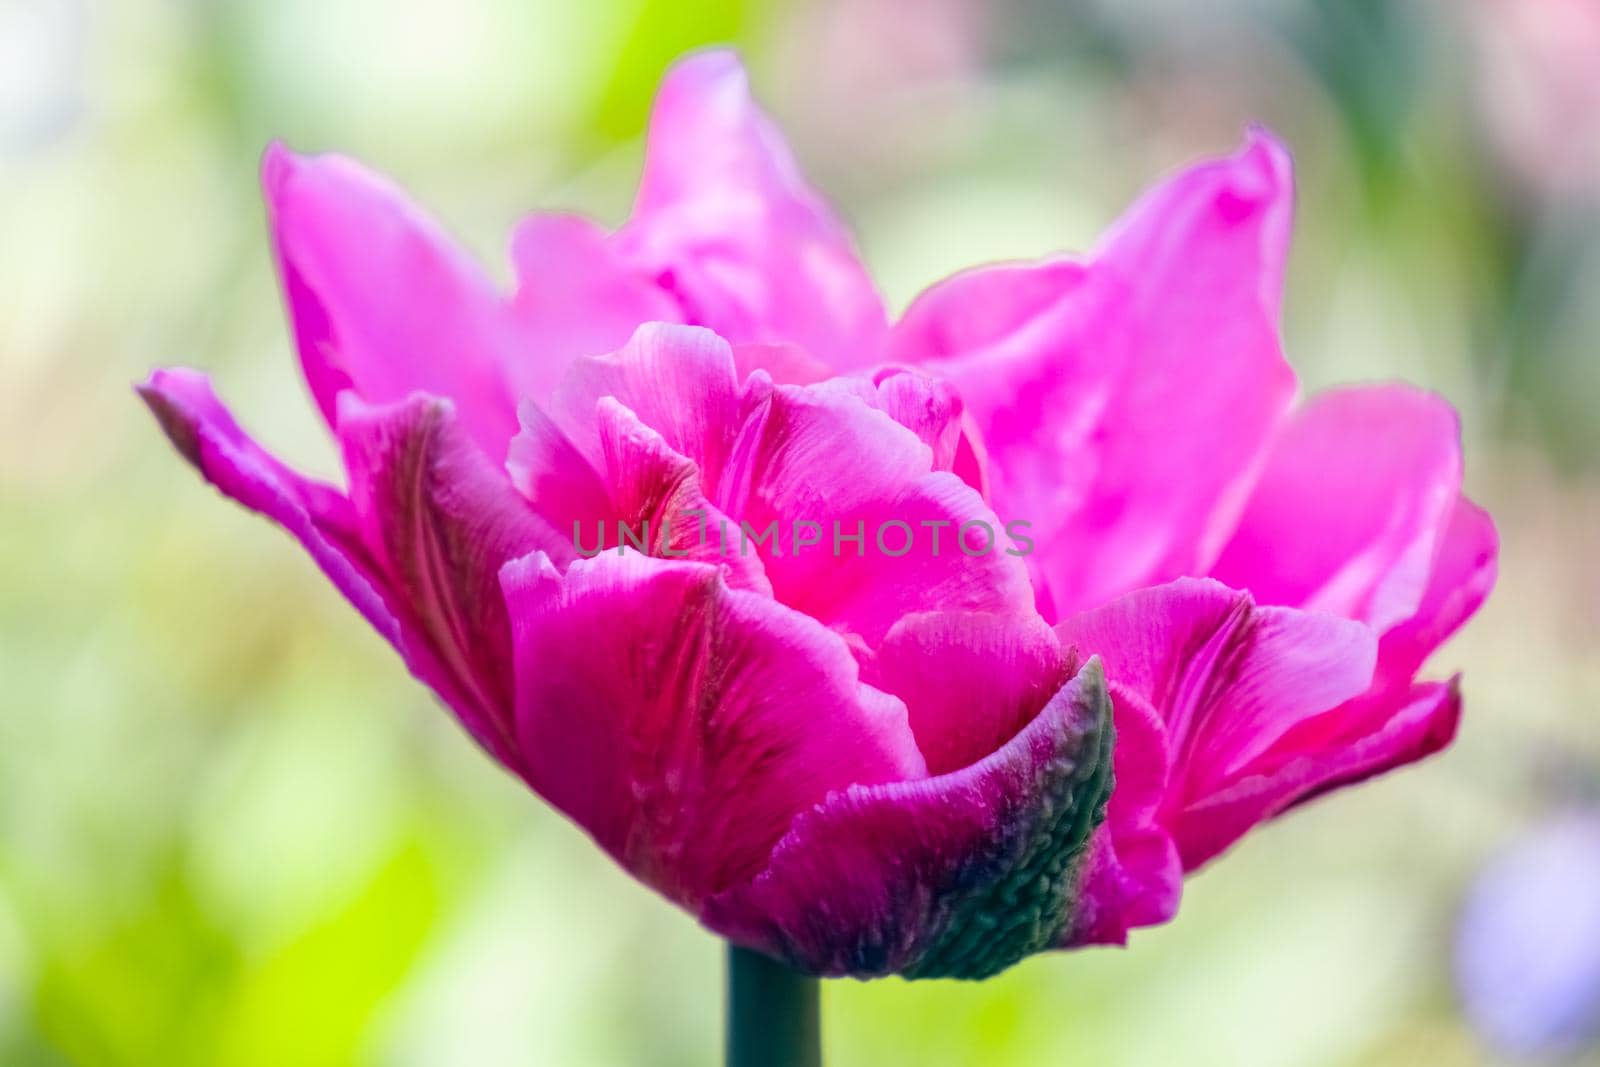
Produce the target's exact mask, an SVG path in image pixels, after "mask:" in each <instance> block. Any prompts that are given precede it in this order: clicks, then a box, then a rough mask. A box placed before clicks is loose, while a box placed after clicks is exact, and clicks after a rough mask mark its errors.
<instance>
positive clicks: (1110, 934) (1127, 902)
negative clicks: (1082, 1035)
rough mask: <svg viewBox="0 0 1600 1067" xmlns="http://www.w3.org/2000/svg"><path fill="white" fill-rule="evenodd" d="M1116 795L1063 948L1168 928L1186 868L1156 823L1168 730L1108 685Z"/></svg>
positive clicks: (1126, 692) (1127, 692) (1087, 860)
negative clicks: (1161, 926) (1139, 929)
mask: <svg viewBox="0 0 1600 1067" xmlns="http://www.w3.org/2000/svg"><path fill="white" fill-rule="evenodd" d="M1108 689H1109V691H1110V694H1111V703H1112V709H1113V721H1114V722H1115V723H1116V730H1117V746H1116V752H1115V756H1114V759H1113V767H1114V770H1115V778H1114V781H1115V782H1116V789H1115V791H1113V792H1112V794H1111V800H1110V802H1109V803H1108V804H1107V805H1106V820H1105V822H1104V823H1102V824H1101V826H1100V827H1099V829H1097V830H1096V831H1095V833H1094V837H1093V838H1092V839H1091V840H1090V843H1089V849H1088V851H1087V853H1086V855H1085V857H1084V868H1083V877H1082V882H1081V889H1080V891H1079V895H1078V907H1077V909H1076V912H1075V914H1074V917H1073V926H1072V931H1071V933H1070V935H1069V936H1068V937H1067V939H1066V940H1067V943H1068V944H1070V945H1122V944H1126V943H1127V940H1128V932H1129V931H1130V930H1132V929H1134V928H1135V927H1139V926H1155V925H1158V924H1160V923H1164V922H1167V921H1168V920H1170V919H1171V918H1172V917H1173V916H1174V915H1176V914H1177V913H1178V901H1179V899H1180V898H1181V897H1182V895H1183V862H1182V860H1181V859H1180V858H1179V856H1178V847H1177V843H1176V842H1175V841H1173V839H1172V834H1171V832H1170V831H1169V830H1168V829H1167V828H1166V826H1165V825H1164V824H1163V823H1162V821H1161V816H1162V807H1163V805H1164V804H1165V803H1166V796H1167V784H1168V776H1169V774H1170V770H1171V768H1170V766H1169V764H1170V760H1171V754H1170V753H1169V752H1168V750H1167V740H1168V739H1167V728H1166V724H1165V723H1164V722H1163V721H1162V719H1161V715H1160V713H1159V712H1157V711H1156V710H1155V708H1153V707H1151V706H1150V703H1149V701H1147V700H1146V699H1144V698H1143V697H1141V696H1139V695H1138V694H1137V693H1135V692H1133V690H1131V689H1130V688H1129V687H1128V686H1126V685H1122V684H1121V683H1117V682H1113V683H1111V684H1110V686H1108Z"/></svg>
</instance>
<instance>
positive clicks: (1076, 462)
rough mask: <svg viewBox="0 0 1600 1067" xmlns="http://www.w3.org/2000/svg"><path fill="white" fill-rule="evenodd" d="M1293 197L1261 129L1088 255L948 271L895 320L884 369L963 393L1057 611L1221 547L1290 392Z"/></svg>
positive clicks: (998, 490) (1186, 177)
mask: <svg viewBox="0 0 1600 1067" xmlns="http://www.w3.org/2000/svg"><path fill="white" fill-rule="evenodd" d="M1292 198H1293V190H1292V178H1291V174H1290V163H1289V157H1288V154H1287V153H1286V152H1285V151H1284V150H1283V148H1282V147H1281V146H1280V145H1279V144H1278V143H1277V141H1275V140H1274V139H1273V138H1272V137H1271V136H1270V135H1269V134H1267V133H1265V132H1263V131H1259V130H1258V131H1253V132H1252V133H1251V135H1250V137H1249V140H1248V141H1247V143H1246V144H1245V146H1244V147H1243V148H1242V149H1241V150H1240V151H1239V152H1238V153H1237V154H1236V155H1234V156H1232V157H1229V158H1227V159H1223V160H1219V161H1215V162H1211V163H1205V164H1201V165H1199V166H1196V167H1192V168H1190V169H1189V170H1187V171H1185V172H1183V173H1182V174H1180V175H1178V176H1177V177H1175V178H1172V179H1169V180H1168V181H1166V182H1165V183H1163V184H1161V185H1159V186H1157V187H1156V189H1155V190H1153V191H1152V192H1151V193H1149V194H1147V195H1146V196H1145V197H1144V198H1143V199H1141V200H1140V201H1139V202H1138V204H1136V205H1135V206H1134V207H1133V208H1132V209H1131V210H1130V211H1129V212H1128V214H1127V215H1126V216H1124V218H1123V219H1122V220H1121V222H1119V223H1118V224H1117V226H1116V227H1115V228H1113V230H1112V231H1111V232H1110V233H1109V234H1108V235H1107V236H1106V238H1105V240H1104V241H1102V243H1101V245H1100V247H1099V248H1098V249H1097V250H1096V252H1095V253H1094V255H1093V256H1092V257H1090V258H1088V259H1086V260H1084V261H1081V262H1078V261H1072V260H1065V259H1057V260H1046V261H1042V262H1040V263H1037V264H1014V265H1006V266H999V267H989V268H979V269H978V270H975V271H970V272H967V273H965V274H959V275H956V276H955V277H954V278H951V279H949V280H947V281H945V282H941V283H939V284H938V285H936V286H934V287H933V288H932V289H930V290H928V291H927V292H926V293H924V294H923V295H922V296H920V297H919V298H918V299H917V301H916V302H915V303H914V304H913V305H912V307H911V308H910V310H909V311H907V313H906V315H905V317H904V318H903V319H902V320H901V322H900V323H899V324H898V325H897V326H896V327H895V330H894V335H893V338H892V341H891V344H890V349H889V353H890V358H891V359H893V360H896V361H899V362H915V363H923V364H928V365H929V369H930V370H931V371H932V372H933V373H935V374H936V375H938V376H940V377H944V378H948V379H949V380H951V381H952V382H953V383H954V384H955V386H956V388H957V389H958V390H959V392H960V394H961V397H962V400H963V401H964V402H965V403H966V406H967V410H968V411H969V412H970V413H971V415H972V417H973V419H974V421H975V422H976V424H977V427H978V430H979V432H980V434H981V437H982V440H983V443H984V446H985V447H986V448H987V449H988V454H989V472H990V478H991V481H992V496H993V500H994V502H995V505H996V508H997V510H998V511H999V512H1000V513H1001V514H1002V515H1003V516H1005V517H1006V518H1008V519H1025V520H1027V521H1029V522H1031V523H1032V524H1033V526H1034V528H1035V530H1036V533H1037V537H1038V543H1039V546H1040V550H1039V551H1038V552H1037V553H1036V554H1035V555H1034V556H1033V557H1032V558H1031V559H1030V560H1029V563H1030V566H1031V567H1032V569H1033V571H1034V574H1035V577H1036V579H1037V581H1038V584H1039V585H1040V586H1041V599H1042V600H1044V601H1045V602H1046V603H1047V604H1048V605H1050V606H1051V607H1052V609H1053V611H1054V612H1055V613H1056V614H1057V615H1060V616H1065V615H1069V614H1071V613H1072V612H1074V611H1078V610H1081V609H1083V608H1085V607H1088V606H1092V605H1094V604H1097V603H1103V602H1104V601H1105V600H1107V599H1109V598H1110V597H1113V596H1116V595H1119V594H1121V593H1123V592H1127V591H1129V590H1132V589H1136V588H1139V587H1142V586H1147V585H1151V584H1154V583H1157V582H1160V581H1164V580H1167V579H1169V578H1173V577H1177V576H1179V575H1182V574H1193V573H1199V572H1203V571H1204V570H1205V569H1206V568H1207V567H1208V566H1209V565H1210V563H1211V562H1212V560H1213V559H1214V558H1215V557H1216V554H1217V552H1219V551H1220V550H1221V548H1222V544H1223V542H1224V540H1225V539H1226V537H1227V535H1228V533H1229V532H1230V531H1231V530H1232V528H1233V524H1234V522H1235V521H1236V519H1237V517H1238V514H1239V512H1240V510H1241V509H1242V508H1243V506H1244V499H1245V496H1246V494H1247V493H1248V491H1249V488H1250V486H1251V484H1252V482H1253V480H1254V477H1255V474H1256V472H1257V471H1258V469H1259V467H1260V464H1261V462H1262V460H1263V459H1264V455H1265V450H1266V448H1267V446H1268V444H1269V443H1270V441H1271V438H1272V436H1273V434H1274V433H1275V432H1276V430H1277V428H1278V426H1279V424H1280V422H1281V421H1282V419H1283V417H1284V416H1285V414H1286V413H1287V411H1288V408H1289V404H1290V402H1291V400H1292V398H1293V394H1294V390H1295V379H1294V374H1293V372H1292V371H1291V370H1290V369H1289V367H1288V364H1287V363H1285V362H1284V360H1283V357H1282V355H1281V353H1280V351H1279V344H1278V332H1277V314H1278V302H1279V294H1280V292H1281V289H1282V281H1283V265H1284V258H1285V255H1286V253H1287V243H1288V236H1289V227H1290V215H1291V206H1292ZM1046 593H1047V594H1048V599H1046Z"/></svg>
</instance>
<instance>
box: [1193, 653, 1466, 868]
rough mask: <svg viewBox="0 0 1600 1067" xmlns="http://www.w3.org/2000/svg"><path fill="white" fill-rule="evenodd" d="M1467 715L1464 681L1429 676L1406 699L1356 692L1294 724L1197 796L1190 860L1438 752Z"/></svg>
mask: <svg viewBox="0 0 1600 1067" xmlns="http://www.w3.org/2000/svg"><path fill="white" fill-rule="evenodd" d="M1460 721H1461V693H1460V689H1459V687H1458V685H1457V683H1456V682H1454V681H1450V682H1427V683H1422V684H1419V685H1417V686H1414V687H1413V688H1412V689H1411V690H1410V692H1409V694H1408V695H1407V697H1406V698H1405V699H1401V700H1398V701H1397V700H1393V699H1376V700H1375V699H1359V700H1352V701H1350V702H1348V703H1346V704H1344V705H1342V706H1341V707H1340V708H1339V709H1338V710H1337V711H1336V712H1330V713H1328V714H1327V715H1325V716H1321V717H1319V720H1318V721H1314V722H1311V723H1308V724H1307V725H1306V729H1305V730H1304V731H1291V732H1290V733H1288V734H1286V735H1285V736H1284V737H1283V738H1282V739H1281V740H1280V741H1279V743H1278V744H1276V745H1274V746H1273V748H1272V750H1271V751H1269V752H1268V753H1267V754H1266V755H1265V756H1263V757H1262V758H1261V759H1259V760H1257V761H1256V762H1255V763H1254V764H1252V765H1251V766H1250V767H1247V768H1245V770H1244V771H1242V772H1241V773H1240V774H1237V775H1235V776H1234V781H1233V782H1232V783H1231V784H1229V785H1228V786H1226V787H1225V788H1223V789H1220V790H1217V791H1216V792H1213V793H1212V794H1210V795H1209V796H1206V797H1203V798H1199V799H1197V800H1195V801H1194V802H1192V803H1191V804H1190V806H1189V808H1188V810H1186V811H1185V812H1184V816H1183V819H1182V821H1181V825H1180V829H1179V833H1178V841H1179V845H1180V848H1181V850H1182V852H1183V861H1184V866H1185V867H1186V868H1187V869H1189V870H1193V869H1194V868H1196V867H1198V866H1200V865H1201V864H1204V863H1206V862H1207V861H1209V860H1210V859H1212V858H1213V857H1215V856H1216V855H1218V854H1219V853H1221V852H1222V851H1223V850H1224V849H1226V848H1227V847H1228V846H1229V845H1231V844H1233V843H1234V842H1235V841H1237V840H1238V839H1239V838H1240V837H1241V836H1243V835H1244V833H1245V832H1246V831H1247V830H1249V829H1250V828H1251V827H1252V826H1254V825H1256V824H1257V823H1261V822H1265V821H1266V820H1268V819H1271V818H1274V817H1275V816H1277V815H1280V814H1282V813H1283V812H1285V811H1288V810H1289V809H1291V808H1293V807H1296V806H1298V805H1300V804H1303V803H1306V802H1307V801H1310V800H1314V799H1315V798H1317V797H1319V796H1322V795H1323V794H1325V793H1329V792H1331V791H1333V790H1335V789H1340V788H1343V787H1344V786H1347V785H1354V784H1355V783H1357V782H1361V781H1365V780H1366V779H1368V778H1372V777H1374V776H1376V775H1379V774H1384V773H1386V772H1388V771H1391V770H1394V769H1395V768H1398V767H1403V766H1405V765H1406V764H1408V763H1415V762H1416V761H1417V760H1420V759H1423V758H1424V757H1426V756H1430V755H1432V754H1433V753H1435V752H1438V751H1439V750H1440V749H1442V748H1444V747H1445V746H1446V745H1448V744H1449V743H1450V742H1451V741H1452V740H1453V739H1454V738H1455V734H1456V727H1457V725H1458V724H1459V723H1460Z"/></svg>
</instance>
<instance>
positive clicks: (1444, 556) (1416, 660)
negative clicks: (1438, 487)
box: [1378, 497, 1499, 689]
mask: <svg viewBox="0 0 1600 1067" xmlns="http://www.w3.org/2000/svg"><path fill="white" fill-rule="evenodd" d="M1442 541H1443V543H1442V544H1441V545H1440V547H1439V553H1438V556H1437V557H1436V558H1435V559H1434V562H1433V572H1432V574H1431V575H1430V576H1429V578H1428V587H1427V589H1426V590H1425V591H1424V592H1423V594H1422V603H1421V604H1419V605H1418V606H1417V610H1416V614H1414V615H1412V616H1411V618H1409V619H1407V620H1406V621H1405V622H1402V623H1400V624H1399V625H1398V626H1396V627H1394V628H1393V629H1392V630H1390V631H1389V632H1388V633H1386V634H1384V635H1383V640H1382V642H1381V643H1380V644H1379V646H1378V673H1379V678H1378V684H1379V685H1383V686H1387V687H1400V688H1402V689H1403V688H1404V687H1406V686H1408V685H1409V684H1410V681H1411V679H1412V677H1413V676H1414V675H1415V674H1416V672H1417V670H1418V668H1420V667H1421V666H1422V664H1423V661H1424V660H1426V659H1427V658H1428V656H1429V655H1430V654H1431V653H1432V652H1433V650H1434V649H1436V648H1438V647H1439V646H1440V645H1442V644H1443V643H1444V641H1445V639H1446V638H1447V637H1449V636H1450V635H1451V634H1453V633H1455V631H1456V630H1457V629H1459V628H1460V627H1461V625H1462V624H1463V623H1464V622H1466V621H1467V620H1468V619H1469V618H1471V617H1472V615H1473V613H1474V612H1476V611H1477V610H1478V608H1479V606H1480V605H1482V604H1483V602H1484V600H1485V599H1487V597H1488V596H1489V590H1490V589H1492V588H1494V581H1495V575H1496V559H1497V554H1498V552H1499V538H1498V537H1497V535H1496V534H1495V529H1494V522H1493V520H1491V519H1490V518H1489V514H1488V512H1486V511H1484V510H1483V509H1482V508H1480V507H1478V506H1477V505H1476V504H1474V503H1473V502H1472V501H1470V500H1468V499H1467V498H1466V497H1461V498H1460V499H1459V500H1457V501H1456V505H1455V509H1454V510H1453V511H1452V512H1451V513H1450V521H1449V524H1448V525H1447V526H1446V527H1445V530H1444V535H1443V538H1442Z"/></svg>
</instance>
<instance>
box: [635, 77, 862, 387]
mask: <svg viewBox="0 0 1600 1067" xmlns="http://www.w3.org/2000/svg"><path fill="white" fill-rule="evenodd" d="M618 241H619V248H620V249H621V250H622V252H623V254H624V255H625V256H626V257H627V258H628V260H629V261H630V262H632V263H634V264H635V265H636V266H637V268H638V269H640V270H642V271H644V272H645V273H646V274H647V275H648V276H649V277H651V278H652V279H654V280H656V282H657V283H658V284H659V285H660V286H661V287H662V288H663V289H665V290H667V291H668V292H669V293H671V294H672V295H673V296H674V297H676V299H677V301H678V303H679V304H680V306H681V307H682V309H683V314H684V316H685V321H688V322H693V323H696V324H698V325H702V326H709V327H711V328H712V329H714V330H716V331H717V333H719V334H721V335H722V336H723V337H726V338H727V339H728V340H729V341H732V342H733V343H735V344H743V343H748V342H754V343H765V344H784V343H787V344H792V345H796V346H798V347H799V348H801V349H804V350H805V351H806V352H808V353H810V354H811V355H812V356H814V357H816V358H817V359H819V360H821V361H823V362H824V363H827V364H830V365H832V366H834V367H836V368H839V369H847V368H850V367H857V366H865V365H868V364H870V363H872V362H875V361H876V359H877V357H878V354H879V350H880V348H881V345H882V343H883V337H884V334H885V331H886V329H887V325H886V320H885V317H884V311H883V304H882V302H881V301H880V300H879V298H878V295H877V293H876V291H875V290H874V289H873V286H872V281H871V279H870V278H868V277H867V274H866V271H865V270H863V269H862V267H861V264H860V262H859V261H858V260H857V258H856V254H855V250H854V248H853V247H852V245H851V242H850V238H849V235H848V234H847V233H846V232H845V229H844V227H843V226H842V225H840V223H839V221H838V220H837V219H836V218H834V216H833V214H832V212H830V211H829V210H828V207H827V205H826V204H824V203H823V201H822V200H821V198H820V197H818V195H817V194H816V193H815V192H814V191H813V190H812V189H811V188H810V187H809V186H808V185H807V184H806V182H805V179H804V178H803V177H802V175H801V174H800V170H799V167H798V166H797V165H796V163H795V161H794V157H793V156H792V155H791V154H790V152H789V149H788V147H787V146H786V145H785V144H784V143H783V139H782V137H781V135H780V134H779V133H778V131H777V129H776V128H775V127H774V126H773V125H772V123H771V122H770V121H769V120H768V119H767V117H766V116H765V115H763V114H762V113H761V111H760V109H759V108H758V107H757V106H756V104H755V102H754V101H753V100H752V99H751V96H750V85H749V80H748V79H747V78H746V76H745V72H744V69H743V68H742V67H741V66H740V64H739V60H738V58H737V57H736V56H735V55H734V54H733V53H731V52H721V51H714V52H702V53H700V54H698V55H694V56H691V57H689V58H688V59H685V60H683V61H682V62H680V63H679V64H678V65H677V66H675V67H673V69H672V70H671V71H669V72H668V74H667V77H666V79H665V80H664V81H663V82H662V85H661V90H660V93H659V95H658V96H657V98H656V104H655V111H654V114H653V116H652V118H651V121H650V136H649V146H648V149H647V153H646V158H645V169H644V176H643V178H642V180H641V182H640V186H639V196H638V199H637V201H636V202H635V204H634V213H633V218H632V220H631V221H630V222H629V223H628V225H627V226H626V227H625V228H624V229H623V230H622V231H621V232H620V233H619V234H618Z"/></svg>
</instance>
